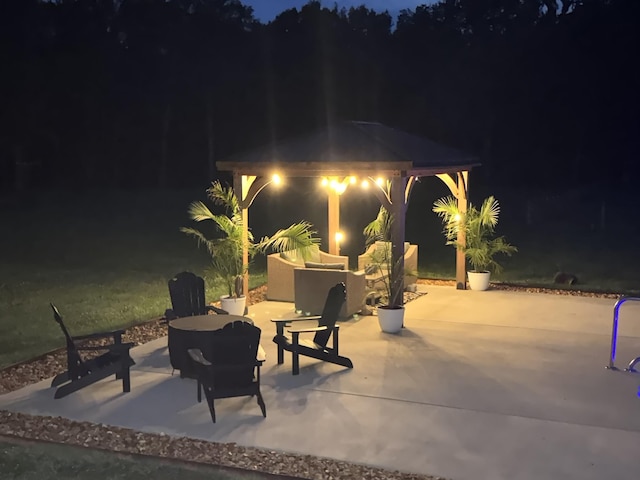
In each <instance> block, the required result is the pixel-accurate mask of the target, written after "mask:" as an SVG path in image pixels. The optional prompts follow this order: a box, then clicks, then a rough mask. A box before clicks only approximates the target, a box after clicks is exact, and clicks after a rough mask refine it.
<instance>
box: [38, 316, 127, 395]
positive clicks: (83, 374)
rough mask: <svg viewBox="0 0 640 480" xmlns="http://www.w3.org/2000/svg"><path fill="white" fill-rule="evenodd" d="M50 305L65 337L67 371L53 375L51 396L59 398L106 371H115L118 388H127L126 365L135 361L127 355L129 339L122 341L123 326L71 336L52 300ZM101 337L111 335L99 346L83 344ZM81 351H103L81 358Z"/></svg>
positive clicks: (105, 374) (125, 389)
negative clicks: (120, 328)
mask: <svg viewBox="0 0 640 480" xmlns="http://www.w3.org/2000/svg"><path fill="white" fill-rule="evenodd" d="M50 305H51V308H52V310H53V318H54V319H55V321H56V322H57V323H58V325H60V328H61V329H62V333H64V336H65V338H66V340H67V371H66V372H63V373H60V374H58V375H56V376H55V377H54V378H53V381H52V382H51V386H52V387H58V388H57V389H56V393H55V395H54V398H62V397H64V396H66V395H69V394H70V393H73V392H75V391H77V390H80V389H81V388H83V387H86V386H87V385H91V384H92V383H95V382H97V381H98V380H102V379H103V378H107V377H108V376H110V375H115V376H116V379H120V380H122V391H123V392H129V391H130V390H131V380H130V375H129V368H130V367H131V366H133V365H135V362H134V361H133V359H132V358H131V356H130V355H129V350H130V349H131V347H133V343H122V334H123V333H124V330H115V331H112V332H101V333H92V334H89V335H81V336H76V337H72V336H71V335H70V334H69V331H68V330H67V327H66V326H65V325H64V322H63V321H62V316H61V315H60V312H59V311H58V309H57V308H56V306H55V305H54V304H53V303H52V304H50ZM103 338H111V340H112V342H113V343H110V344H107V345H100V346H89V345H84V344H85V343H86V342H88V341H89V340H97V339H103ZM83 351H84V352H90V351H93V352H100V351H103V352H104V353H101V354H100V355H98V356H96V357H94V358H90V359H83V358H82V356H81V355H80V352H83Z"/></svg>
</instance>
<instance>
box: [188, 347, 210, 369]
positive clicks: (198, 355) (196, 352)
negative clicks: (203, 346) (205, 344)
mask: <svg viewBox="0 0 640 480" xmlns="http://www.w3.org/2000/svg"><path fill="white" fill-rule="evenodd" d="M187 353H188V354H189V356H190V357H191V360H193V361H194V362H196V363H199V364H200V365H204V366H205V367H209V366H211V362H210V361H209V360H207V359H206V358H204V355H202V351H201V350H200V349H199V348H190V349H189V350H187Z"/></svg>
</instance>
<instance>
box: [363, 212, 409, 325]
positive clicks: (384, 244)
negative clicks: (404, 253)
mask: <svg viewBox="0 0 640 480" xmlns="http://www.w3.org/2000/svg"><path fill="white" fill-rule="evenodd" d="M392 225H393V216H392V215H390V214H389V212H388V211H387V210H386V209H385V208H384V207H380V210H379V211H378V215H377V217H376V218H375V219H374V220H373V221H372V222H371V223H369V224H368V225H367V226H366V227H365V228H364V231H363V234H364V236H365V244H366V247H367V248H368V247H369V246H371V245H372V244H374V243H375V245H376V248H375V249H373V251H372V252H371V253H370V254H369V265H368V268H370V269H372V270H375V271H377V272H379V273H380V274H381V275H380V278H379V280H378V283H382V297H381V299H380V305H379V306H378V323H379V325H380V329H381V330H382V331H383V332H386V333H398V332H399V331H400V330H401V329H402V326H403V324H404V305H403V303H404V295H403V292H402V283H403V281H404V275H405V272H404V271H403V269H402V268H400V261H401V260H402V259H398V262H396V263H395V264H394V262H393V255H392V251H391V241H390V239H391V227H392Z"/></svg>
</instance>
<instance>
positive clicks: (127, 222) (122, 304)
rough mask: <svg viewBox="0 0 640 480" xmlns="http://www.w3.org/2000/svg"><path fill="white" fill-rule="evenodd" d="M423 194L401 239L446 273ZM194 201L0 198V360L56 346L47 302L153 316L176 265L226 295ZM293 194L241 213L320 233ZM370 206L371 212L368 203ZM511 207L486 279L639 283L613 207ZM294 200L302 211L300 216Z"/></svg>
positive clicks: (147, 196) (92, 320)
mask: <svg viewBox="0 0 640 480" xmlns="http://www.w3.org/2000/svg"><path fill="white" fill-rule="evenodd" d="M427 193H429V195H430V196H429V195H425V196H424V198H421V195H420V192H418V194H417V195H415V197H416V198H415V199H413V198H412V203H411V206H410V209H409V211H408V214H407V240H409V241H411V242H412V243H418V244H419V262H420V275H421V276H422V277H436V278H453V277H454V271H455V260H454V258H455V252H454V249H453V248H451V247H447V246H445V245H444V238H443V236H442V233H441V224H440V221H439V219H438V218H437V217H436V216H435V214H433V213H432V212H431V204H432V202H433V200H434V199H435V197H434V194H433V192H430V191H427ZM309 197H311V196H309ZM499 198H503V197H499ZM196 199H204V189H201V190H190V191H171V192H158V191H147V192H144V191H142V192H140V191H138V192H110V191H103V192H101V191H97V192H96V191H90V192H84V193H74V194H72V193H48V192H37V193H32V194H29V195H25V196H24V198H23V200H22V201H17V200H5V201H4V202H3V203H0V228H1V232H0V233H2V234H1V235H0V368H1V367H3V366H6V365H9V364H12V363H14V362H18V361H22V360H26V359H29V358H32V357H34V356H36V355H38V354H41V353H44V352H47V351H49V350H52V349H54V348H57V347H61V346H63V338H62V334H61V332H60V330H59V327H58V326H57V325H56V324H55V322H54V321H53V318H52V314H51V311H50V309H49V302H54V303H55V304H56V305H57V306H58V308H59V309H60V311H61V313H62V314H63V316H64V317H65V321H66V323H67V325H68V327H69V328H70V330H71V331H72V333H75V334H82V333H89V332H92V331H98V330H106V329H112V328H120V327H127V326H129V325H132V324H136V323H139V322H143V321H146V320H149V319H152V318H157V317H159V316H161V315H162V314H163V313H164V311H165V309H166V308H168V307H169V306H170V301H169V295H168V290H167V280H168V279H169V278H171V277H172V276H173V275H174V274H176V273H178V272H180V271H183V270H190V271H193V272H195V273H198V274H201V275H204V276H205V278H206V280H207V282H206V283H207V288H208V291H207V299H208V300H214V299H217V298H218V297H219V296H220V295H221V294H222V293H223V292H222V289H221V288H219V287H218V286H216V285H215V284H214V282H213V281H212V279H211V278H210V277H208V276H207V275H206V268H207V265H208V262H209V260H208V258H207V255H206V253H205V252H204V251H202V250H198V249H197V247H196V244H195V242H194V241H193V240H192V239H190V238H187V237H186V236H185V235H184V234H182V233H180V231H179V227H181V226H183V225H188V224H189V220H188V216H187V213H186V212H187V207H188V205H189V203H190V202H191V201H192V200H196ZM299 203H300V202H298V204H292V203H291V202H290V201H289V200H287V199H286V198H282V199H281V200H278V199H277V198H276V197H275V195H274V196H273V198H272V197H269V196H268V195H266V194H265V198H264V199H263V201H262V203H260V202H256V205H255V206H253V207H252V209H251V212H250V225H251V227H252V229H253V230H254V234H255V235H256V236H257V237H260V236H262V235H270V234H272V233H274V232H275V230H276V229H277V228H283V227H284V226H287V225H289V224H291V223H293V222H295V221H299V220H302V219H310V220H311V221H313V222H316V223H317V224H318V227H317V228H318V230H319V231H320V235H321V236H322V235H323V234H324V233H323V231H322V229H323V228H326V226H324V225H322V224H321V220H318V219H319V218H321V217H322V218H324V217H325V216H326V204H323V203H321V202H320V203H317V202H316V203H315V204H312V205H311V207H312V208H309V206H304V205H300V204H299ZM369 203H371V205H368V207H369V209H370V210H371V212H370V213H371V215H372V216H375V213H376V212H377V206H375V205H373V203H372V202H369ZM514 204H515V200H508V199H507V200H506V201H505V200H501V205H502V206H503V214H501V220H500V224H499V226H498V231H499V232H500V233H502V234H505V235H506V236H507V239H508V240H509V241H510V242H511V243H513V244H515V245H516V246H517V247H518V248H519V252H518V253H517V254H515V255H514V256H513V257H512V258H507V259H505V260H504V262H503V265H504V267H505V268H504V272H503V273H502V274H500V275H497V276H494V280H497V281H506V282H513V283H520V284H527V285H538V286H553V283H552V279H553V276H554V274H555V272H557V271H559V270H564V271H567V272H571V273H574V274H576V275H577V276H578V279H579V282H580V283H579V284H578V285H577V286H576V287H575V288H580V289H582V290H596V291H613V292H638V287H639V286H640V284H639V283H638V281H637V272H638V271H639V269H640V256H637V255H636V252H635V244H634V243H633V239H634V238H636V236H637V232H636V230H637V228H638V227H637V226H636V225H635V224H634V223H633V222H628V221H626V222H625V221H624V218H625V217H624V216H623V214H622V213H621V214H620V215H621V217H620V221H615V222H614V221H612V222H611V225H615V226H616V228H615V230H611V229H609V230H604V231H603V230H590V229H588V228H587V229H585V228H583V227H581V226H579V225H578V226H576V225H571V224H568V223H566V222H565V223H562V224H550V225H547V226H542V225H539V224H536V225H533V226H526V225H523V224H522V223H523V222H520V220H521V219H519V218H518V215H517V212H514V211H512V210H513V205H514ZM354 205H355V207H354ZM303 207H304V208H307V209H309V210H310V212H309V213H301V212H302V210H303ZM358 208H359V207H358V205H357V203H356V202H355V201H352V202H351V204H349V203H345V212H344V215H342V214H341V218H342V222H343V224H344V225H349V226H350V227H351V231H352V232H353V233H352V236H353V237H354V238H353V239H352V241H351V242H350V243H349V244H348V245H346V246H345V248H344V251H343V254H348V255H350V257H351V260H352V264H353V263H354V260H355V258H356V256H357V255H358V254H359V253H361V252H362V249H363V248H364V244H362V245H360V243H361V241H362V239H361V238H358V234H357V232H360V231H361V228H362V226H364V224H366V223H367V222H368V221H369V218H368V215H369V212H368V211H367V212H366V214H363V213H362V212H360V211H359V210H358ZM261 209H262V210H261ZM292 209H293V210H292ZM295 209H297V213H292V212H295ZM510 209H512V210H510ZM612 210H613V209H612ZM300 215H305V216H306V217H301V216H300ZM278 222H280V223H279V224H278ZM358 222H360V223H359V224H358ZM325 235H326V234H325ZM264 264H265V262H264V258H258V259H256V263H255V265H254V267H252V276H251V288H253V287H255V286H257V285H260V284H263V283H264V282H265V281H266V275H265V273H264Z"/></svg>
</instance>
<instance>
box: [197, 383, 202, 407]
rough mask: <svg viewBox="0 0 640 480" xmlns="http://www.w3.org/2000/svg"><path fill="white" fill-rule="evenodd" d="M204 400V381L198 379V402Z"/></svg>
mask: <svg viewBox="0 0 640 480" xmlns="http://www.w3.org/2000/svg"><path fill="white" fill-rule="evenodd" d="M200 402H202V383H200V379H198V403H200Z"/></svg>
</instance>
